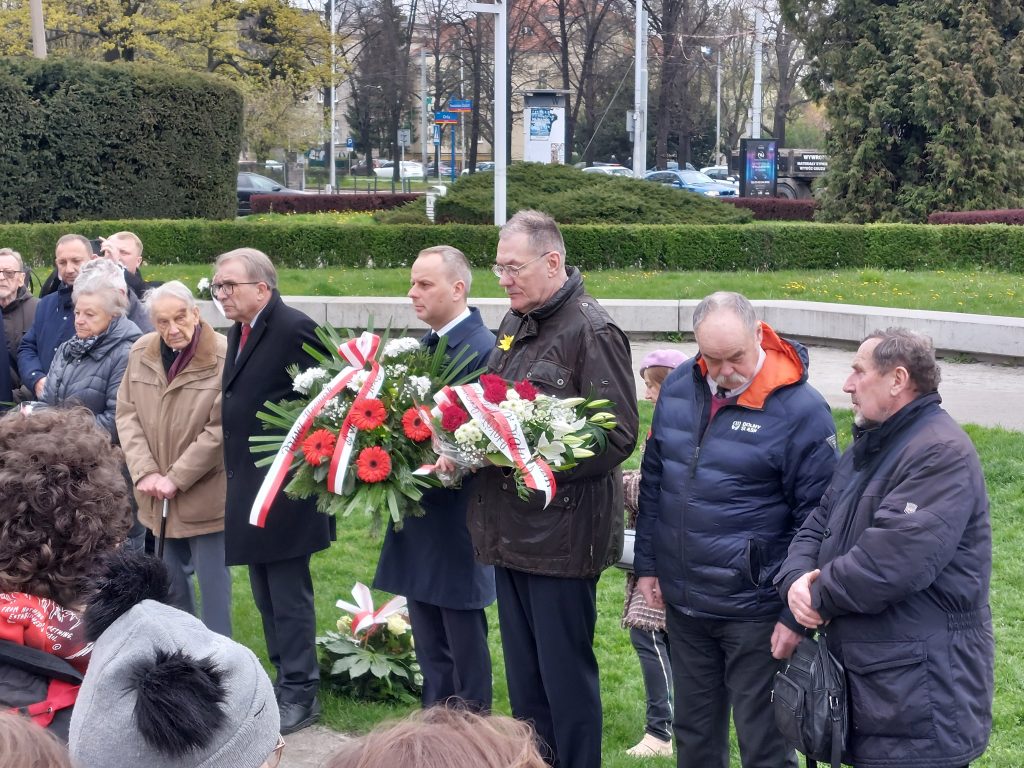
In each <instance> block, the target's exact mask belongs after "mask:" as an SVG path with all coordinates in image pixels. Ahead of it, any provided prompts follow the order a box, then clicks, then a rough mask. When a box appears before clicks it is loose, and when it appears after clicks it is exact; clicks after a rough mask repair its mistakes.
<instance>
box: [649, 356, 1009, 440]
mask: <svg viewBox="0 0 1024 768" xmlns="http://www.w3.org/2000/svg"><path fill="white" fill-rule="evenodd" d="M632 347H633V366H634V368H639V366H640V361H641V360H643V358H644V355H646V354H647V353H648V352H650V351H651V350H653V349H664V348H668V347H671V348H674V349H680V350H682V351H683V352H685V353H686V354H687V355H693V354H695V353H696V352H697V345H696V344H695V343H693V342H689V343H682V344H671V343H668V342H656V341H644V342H634V343H633V345H632ZM808 350H809V353H810V381H811V384H812V385H814V387H815V388H816V389H817V390H818V391H819V392H821V394H822V395H824V397H825V399H826V400H827V401H828V404H829V405H830V406H832V407H833V408H849V407H850V396H849V395H847V394H846V393H845V392H843V382H845V381H846V377H847V376H849V374H850V363H851V361H852V360H853V354H854V352H853V350H852V349H835V348H832V347H808ZM939 363H940V366H941V368H942V383H941V384H939V394H940V395H942V405H943V407H944V408H945V409H946V410H947V411H949V413H950V414H951V415H952V416H953V418H954V419H956V420H957V421H958V422H960V423H961V424H980V425H982V426H986V427H1003V428H1005V429H1013V430H1019V431H1024V367H1020V366H1010V365H998V364H990V363H956V362H952V361H950V360H940V361H939ZM636 382H637V396H638V397H643V393H644V387H643V381H641V379H640V377H639V376H637V377H636Z"/></svg>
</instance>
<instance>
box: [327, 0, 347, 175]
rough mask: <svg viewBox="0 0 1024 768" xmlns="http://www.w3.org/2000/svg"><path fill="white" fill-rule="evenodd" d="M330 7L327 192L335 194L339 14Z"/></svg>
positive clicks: (333, 3)
mask: <svg viewBox="0 0 1024 768" xmlns="http://www.w3.org/2000/svg"><path fill="white" fill-rule="evenodd" d="M329 7H330V9H331V129H330V139H329V140H328V142H327V162H328V164H329V166H330V168H329V170H328V171H327V191H328V192H331V193H333V192H334V188H335V185H336V184H337V182H338V179H337V169H336V168H335V166H336V165H337V162H336V160H335V156H334V153H335V152H336V151H337V150H335V148H334V144H335V141H334V139H335V136H334V130H335V128H334V125H335V122H336V120H337V116H336V110H337V103H338V96H337V94H336V93H335V80H336V78H335V72H334V55H335V42H334V36H335V33H336V32H337V22H336V18H337V17H336V15H335V14H336V13H337V10H338V8H337V5H336V4H335V0H331V2H330V5H329ZM350 162H351V161H350Z"/></svg>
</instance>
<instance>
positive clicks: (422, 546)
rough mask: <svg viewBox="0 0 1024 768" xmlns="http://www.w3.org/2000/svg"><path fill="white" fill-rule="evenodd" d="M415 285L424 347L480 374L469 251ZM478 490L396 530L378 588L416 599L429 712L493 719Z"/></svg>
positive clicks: (424, 261) (481, 346)
mask: <svg viewBox="0 0 1024 768" xmlns="http://www.w3.org/2000/svg"><path fill="white" fill-rule="evenodd" d="M411 282H412V287H411V288H410V289H409V298H410V299H412V304H413V309H414V310H415V311H416V317H418V318H419V319H420V320H422V321H423V322H425V323H426V324H427V325H429V326H430V327H431V328H432V329H433V330H432V331H431V332H430V333H428V334H427V335H426V336H425V337H424V338H423V342H422V343H423V344H425V345H426V346H427V347H430V348H432V347H435V346H436V345H437V342H438V339H439V338H440V337H441V336H446V337H447V350H448V353H449V354H450V355H456V354H458V352H459V350H462V349H468V350H469V361H468V363H467V365H466V367H465V368H464V369H463V370H465V371H474V370H477V369H479V368H482V367H483V365H484V363H485V361H486V360H487V357H488V355H490V353H491V350H492V349H494V341H495V337H494V334H493V333H491V332H490V331H489V330H487V327H486V326H485V325H484V323H483V320H481V319H480V312H479V310H477V309H476V308H475V307H469V306H467V304H466V300H467V297H468V296H469V288H470V284H471V282H472V273H471V272H470V269H469V262H468V261H467V260H466V257H465V256H464V255H463V253H462V251H460V250H458V249H457V248H452V247H451V246H447V245H439V246H436V247H434V248H427V249H426V250H423V251H420V254H419V256H418V257H417V258H416V261H415V262H414V263H413V265H412V281H411ZM464 354H465V353H464ZM460 359H461V358H460ZM471 483H472V477H467V478H466V479H465V480H464V481H463V487H462V488H461V489H460V490H447V489H442V488H438V489H431V490H428V491H427V492H426V493H424V494H423V499H422V500H421V502H420V505H421V506H422V507H423V511H424V515H423V516H422V517H410V518H407V519H406V520H405V525H404V526H403V527H402V530H400V531H396V530H394V528H393V527H391V526H388V530H387V533H386V534H385V537H384V546H383V548H382V549H381V553H380V561H379V562H378V563H377V575H376V576H375V577H374V581H373V586H374V587H376V588H377V589H382V590H385V591H387V592H391V593H393V594H396V595H404V596H405V597H406V599H407V600H408V604H409V618H410V620H411V621H412V634H413V638H414V639H415V641H416V659H417V660H418V661H419V664H420V669H421V670H422V672H423V706H424V707H429V706H432V705H434V704H438V703H441V702H445V701H450V700H452V699H455V700H457V701H458V702H459V703H460V704H461V705H463V706H466V707H469V708H471V709H475V710H479V711H481V712H487V711H489V710H490V708H491V655H490V651H489V650H488V648H487V617H486V615H485V614H484V608H485V607H486V606H488V605H490V604H491V603H492V602H494V569H493V568H492V567H491V566H489V565H480V564H479V563H477V562H476V559H475V558H474V556H473V545H472V544H471V542H470V540H469V530H468V529H467V528H466V505H467V503H468V501H469V494H470V493H471V492H472V491H471V489H470V487H469V486H470V484H471Z"/></svg>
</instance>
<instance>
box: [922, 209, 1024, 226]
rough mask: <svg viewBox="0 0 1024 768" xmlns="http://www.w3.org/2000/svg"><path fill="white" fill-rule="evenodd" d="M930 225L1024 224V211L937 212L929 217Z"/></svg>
mask: <svg viewBox="0 0 1024 768" xmlns="http://www.w3.org/2000/svg"><path fill="white" fill-rule="evenodd" d="M928 223H929V224H1018V225H1019V224H1024V209H1021V208H1010V209H1003V210H999V211H936V212H935V213H933V214H931V215H929V216H928Z"/></svg>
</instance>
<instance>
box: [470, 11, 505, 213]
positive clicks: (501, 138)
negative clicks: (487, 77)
mask: <svg viewBox="0 0 1024 768" xmlns="http://www.w3.org/2000/svg"><path fill="white" fill-rule="evenodd" d="M468 8H469V10H470V11H473V12H474V13H493V14H494V223H495V224H496V225H497V226H499V227H500V226H501V225H502V224H504V223H505V218H506V215H505V183H506V179H507V176H508V136H507V135H506V129H507V125H508V119H507V110H508V86H507V84H506V82H505V78H506V76H507V72H508V58H507V55H508V51H507V49H506V48H507V45H508V17H507V15H506V12H505V3H504V0H495V1H494V2H493V3H470V4H469V5H468Z"/></svg>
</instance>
